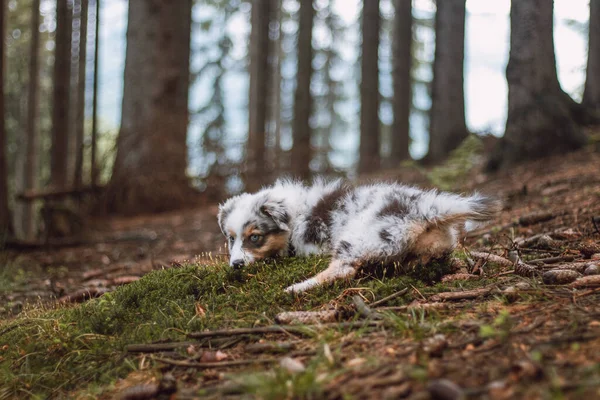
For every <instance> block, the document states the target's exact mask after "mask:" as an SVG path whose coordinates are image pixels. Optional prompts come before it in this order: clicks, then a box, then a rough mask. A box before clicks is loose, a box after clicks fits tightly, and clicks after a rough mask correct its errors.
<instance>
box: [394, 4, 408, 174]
mask: <svg viewBox="0 0 600 400" xmlns="http://www.w3.org/2000/svg"><path fill="white" fill-rule="evenodd" d="M411 3H412V1H411V0H396V1H395V12H396V15H395V18H394V28H393V35H394V36H393V39H392V43H393V55H392V57H393V70H392V77H393V79H394V102H393V107H394V122H393V124H392V138H391V154H390V158H389V161H390V164H391V165H392V166H396V165H398V164H399V163H400V162H401V161H403V160H408V159H409V158H410V154H409V152H408V146H409V144H410V110H411V107H412V78H411V73H410V72H411V61H412V6H411Z"/></svg>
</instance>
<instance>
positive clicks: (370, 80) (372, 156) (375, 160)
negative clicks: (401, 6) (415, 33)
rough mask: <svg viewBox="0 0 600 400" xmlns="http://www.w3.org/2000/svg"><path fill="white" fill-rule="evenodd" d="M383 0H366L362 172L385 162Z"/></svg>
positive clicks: (362, 81)
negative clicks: (381, 49)
mask: <svg viewBox="0 0 600 400" xmlns="http://www.w3.org/2000/svg"><path fill="white" fill-rule="evenodd" d="M380 27H381V17H380V15H379V0H369V1H365V2H364V3H363V15H362V56H361V82H360V147H359V160H358V172H359V173H365V172H372V171H375V170H377V169H378V168H379V167H380V165H381V158H380V155H379V140H380V139H379V133H380V130H381V129H380V122H379V66H378V62H379V31H380Z"/></svg>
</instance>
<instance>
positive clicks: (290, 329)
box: [187, 321, 381, 339]
mask: <svg viewBox="0 0 600 400" xmlns="http://www.w3.org/2000/svg"><path fill="white" fill-rule="evenodd" d="M379 325H381V322H377V321H356V322H340V323H328V324H319V325H303V326H290V325H270V326H262V327H257V328H237V329H222V330H215V331H206V332H191V333H188V334H187V336H188V337H189V338H194V339H203V338H208V337H216V336H236V335H260V334H266V333H294V334H299V335H310V332H309V331H308V329H310V328H318V329H326V328H334V329H335V328H338V329H351V328H363V327H374V326H379Z"/></svg>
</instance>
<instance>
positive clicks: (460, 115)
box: [426, 0, 469, 163]
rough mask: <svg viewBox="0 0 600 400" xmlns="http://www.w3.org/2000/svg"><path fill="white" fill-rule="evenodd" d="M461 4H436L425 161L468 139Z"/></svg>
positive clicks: (455, 1)
mask: <svg viewBox="0 0 600 400" xmlns="http://www.w3.org/2000/svg"><path fill="white" fill-rule="evenodd" d="M465 1H466V0H444V1H438V2H437V3H436V4H437V12H436V14H435V59H434V61H433V82H432V93H431V111H430V120H429V152H428V154H427V156H426V160H427V161H428V162H432V163H436V162H440V161H442V160H443V159H444V158H446V157H447V156H448V154H449V153H450V152H451V151H452V150H454V149H455V148H457V147H458V145H460V143H461V142H462V141H463V140H464V139H465V138H466V137H467V136H468V134H469V133H468V131H467V124H466V122H465V92H464V78H463V75H464V58H465Z"/></svg>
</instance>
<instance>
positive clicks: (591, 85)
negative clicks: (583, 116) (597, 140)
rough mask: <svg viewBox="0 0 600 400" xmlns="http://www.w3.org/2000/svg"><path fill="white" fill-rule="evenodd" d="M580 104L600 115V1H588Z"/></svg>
mask: <svg viewBox="0 0 600 400" xmlns="http://www.w3.org/2000/svg"><path fill="white" fill-rule="evenodd" d="M582 104H583V106H584V107H585V108H587V109H588V110H589V111H590V112H592V113H594V114H596V115H598V114H600V1H598V0H590V20H589V42H588V61H587V76H586V80H585V89H584V92H583V101H582Z"/></svg>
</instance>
